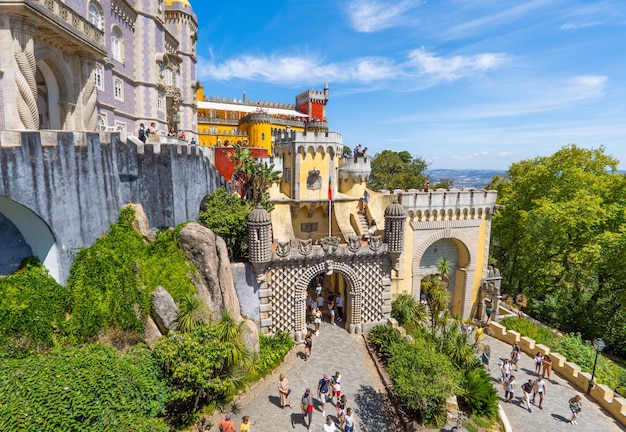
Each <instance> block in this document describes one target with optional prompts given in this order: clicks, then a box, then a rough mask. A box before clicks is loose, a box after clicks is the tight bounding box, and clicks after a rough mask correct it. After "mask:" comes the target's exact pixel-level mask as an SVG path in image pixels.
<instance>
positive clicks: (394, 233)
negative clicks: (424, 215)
mask: <svg viewBox="0 0 626 432" xmlns="http://www.w3.org/2000/svg"><path fill="white" fill-rule="evenodd" d="M405 222H406V210H405V209H404V207H402V205H400V203H398V199H397V198H396V199H394V201H393V203H391V204H390V205H388V206H387V208H386V209H385V242H386V243H387V251H388V252H392V253H402V251H403V250H404V224H405Z"/></svg>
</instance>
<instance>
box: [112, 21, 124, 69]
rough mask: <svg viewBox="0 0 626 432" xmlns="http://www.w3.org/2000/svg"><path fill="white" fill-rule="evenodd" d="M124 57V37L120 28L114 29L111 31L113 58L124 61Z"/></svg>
mask: <svg viewBox="0 0 626 432" xmlns="http://www.w3.org/2000/svg"><path fill="white" fill-rule="evenodd" d="M123 55H124V37H123V36H122V31H121V30H120V29H119V28H118V27H113V30H112V31H111V56H112V57H113V59H114V60H117V61H119V62H121V61H123Z"/></svg>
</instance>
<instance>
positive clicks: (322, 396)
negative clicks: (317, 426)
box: [317, 374, 330, 416]
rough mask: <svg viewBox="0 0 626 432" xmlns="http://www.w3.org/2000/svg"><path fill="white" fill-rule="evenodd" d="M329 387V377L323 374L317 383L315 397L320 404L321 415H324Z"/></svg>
mask: <svg viewBox="0 0 626 432" xmlns="http://www.w3.org/2000/svg"><path fill="white" fill-rule="evenodd" d="M329 389H330V377H329V376H328V374H324V377H323V378H322V379H321V380H320V381H319V383H318V384H317V397H318V398H319V400H320V404H321V405H322V416H325V415H326V409H325V406H326V399H328V391H329Z"/></svg>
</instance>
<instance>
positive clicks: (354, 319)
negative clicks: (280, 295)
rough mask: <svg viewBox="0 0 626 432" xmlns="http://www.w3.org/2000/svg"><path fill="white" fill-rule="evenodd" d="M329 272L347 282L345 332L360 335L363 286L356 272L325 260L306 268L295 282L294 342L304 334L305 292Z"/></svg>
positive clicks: (338, 263)
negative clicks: (334, 273)
mask: <svg viewBox="0 0 626 432" xmlns="http://www.w3.org/2000/svg"><path fill="white" fill-rule="evenodd" d="M329 271H332V272H336V273H340V274H341V275H342V276H343V277H344V279H345V280H346V282H347V287H348V290H347V292H346V302H347V304H348V305H349V307H348V309H347V312H348V315H347V316H346V317H345V322H346V330H347V331H348V332H349V333H360V332H361V323H362V314H361V306H362V302H363V298H362V294H363V284H362V282H361V279H360V278H359V277H358V275H357V273H356V271H355V270H354V269H353V268H352V267H351V266H348V265H346V264H345V263H343V262H337V261H332V260H327V261H324V262H320V263H318V264H315V265H313V266H311V267H308V268H307V269H306V270H304V272H302V274H301V275H300V277H299V278H298V280H297V282H296V292H295V302H294V331H295V336H296V340H301V339H304V335H305V333H306V292H307V288H308V286H309V284H310V283H311V281H313V279H314V278H315V277H316V276H318V275H320V274H323V273H325V274H328V272H329Z"/></svg>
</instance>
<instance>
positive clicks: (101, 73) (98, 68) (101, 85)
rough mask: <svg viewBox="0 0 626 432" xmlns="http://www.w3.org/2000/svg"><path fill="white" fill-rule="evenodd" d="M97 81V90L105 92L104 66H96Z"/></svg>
mask: <svg viewBox="0 0 626 432" xmlns="http://www.w3.org/2000/svg"><path fill="white" fill-rule="evenodd" d="M95 81H96V88H97V89H98V90H100V91H103V90H104V71H103V70H102V66H100V65H99V64H97V65H96V70H95Z"/></svg>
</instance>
